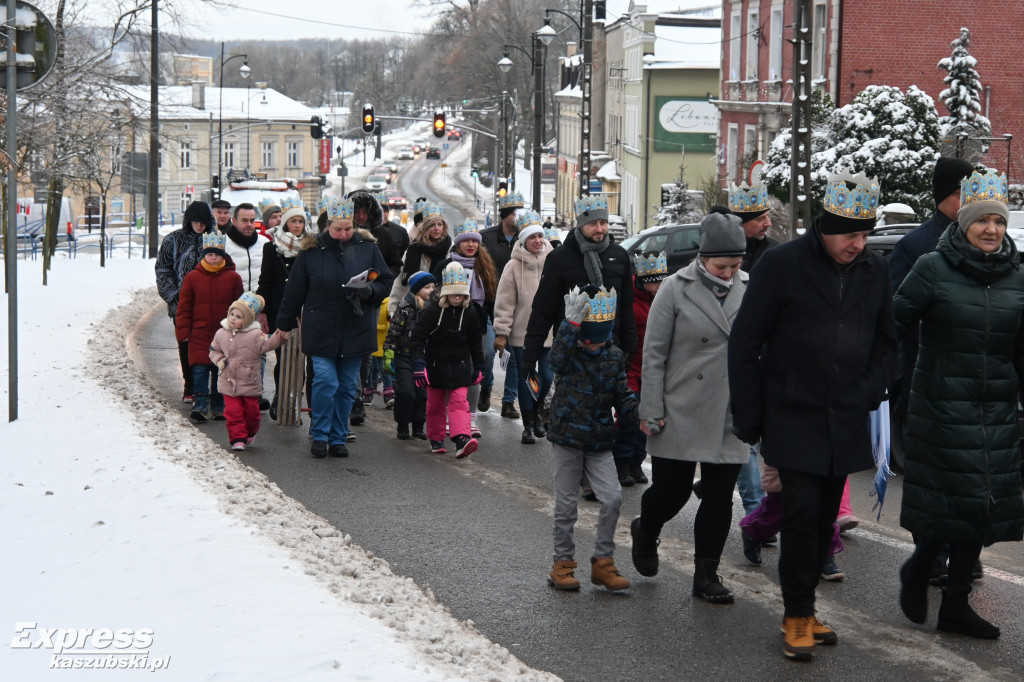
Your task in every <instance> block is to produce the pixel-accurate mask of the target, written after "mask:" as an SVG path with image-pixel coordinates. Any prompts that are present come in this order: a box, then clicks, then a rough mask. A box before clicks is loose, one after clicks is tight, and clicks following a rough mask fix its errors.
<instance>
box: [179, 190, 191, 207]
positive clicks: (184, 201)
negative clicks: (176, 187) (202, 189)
mask: <svg viewBox="0 0 1024 682" xmlns="http://www.w3.org/2000/svg"><path fill="white" fill-rule="evenodd" d="M191 203H192V195H191V194H188V193H187V192H182V193H181V210H182V211H184V210H185V209H187V208H188V205H189V204H191Z"/></svg>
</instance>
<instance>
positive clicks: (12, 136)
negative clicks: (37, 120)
mask: <svg viewBox="0 0 1024 682" xmlns="http://www.w3.org/2000/svg"><path fill="white" fill-rule="evenodd" d="M16 12H17V2H16V0H7V121H6V123H7V154H8V158H9V159H16V158H18V102H17V97H18V93H17V86H18V69H17V62H16V61H15V57H14V52H15V50H14V47H15V45H14V41H15V38H16V36H17V32H16V27H15V25H14V23H15V22H14V17H15V14H16ZM5 244H6V247H7V250H6V253H5V254H4V258H5V260H4V263H5V264H6V265H7V391H8V393H7V421H14V420H16V419H17V418H18V176H17V175H16V169H15V165H14V162H13V161H10V162H9V165H8V168H7V241H6V242H5Z"/></svg>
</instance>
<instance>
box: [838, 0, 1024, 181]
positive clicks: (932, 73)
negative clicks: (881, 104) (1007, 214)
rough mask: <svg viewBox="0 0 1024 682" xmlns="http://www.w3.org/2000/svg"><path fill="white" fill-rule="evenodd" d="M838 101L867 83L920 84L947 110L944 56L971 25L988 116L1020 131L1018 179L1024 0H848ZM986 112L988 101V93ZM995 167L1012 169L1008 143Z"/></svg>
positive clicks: (1023, 119) (1000, 129) (993, 160)
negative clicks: (943, 99)
mask: <svg viewBox="0 0 1024 682" xmlns="http://www.w3.org/2000/svg"><path fill="white" fill-rule="evenodd" d="M842 21H843V26H842V31H843V40H842V58H841V64H840V67H841V68H840V77H839V83H838V86H839V87H838V88H835V87H834V86H832V85H831V84H830V87H829V91H830V92H835V91H836V90H837V89H838V92H839V101H838V102H837V103H836V104H837V105H839V106H842V105H844V104H848V103H849V102H850V100H851V99H852V98H853V97H854V96H855V95H856V94H857V93H858V92H860V91H861V90H863V89H864V87H865V86H867V85H894V86H896V87H899V88H901V89H906V88H907V87H909V86H910V85H916V86H917V87H919V88H921V89H922V90H924V91H925V92H927V93H928V94H929V95H931V97H932V98H933V99H934V100H935V106H936V109H937V110H938V112H939V115H940V116H944V115H946V114H947V113H948V112H947V111H946V108H945V106H944V105H943V104H942V102H941V101H940V100H939V93H940V92H942V90H943V88H944V87H945V86H944V85H943V83H942V79H943V77H945V75H946V72H945V71H943V70H941V69H939V68H938V66H937V65H938V62H939V60H940V59H942V58H943V57H948V56H949V55H950V52H951V50H950V46H949V44H950V42H951V41H953V40H954V39H955V38H957V37H958V36H959V35H960V27H961V26H964V27H967V28H969V29H970V31H971V46H970V52H971V54H972V55H973V56H974V57H975V59H977V60H978V66H977V69H978V74H979V75H980V76H981V85H982V88H985V87H986V86H989V87H991V97H990V98H989V100H988V102H987V105H988V108H989V113H988V117H989V119H990V120H991V121H992V130H993V132H994V133H995V134H996V135H1002V134H1003V133H1010V134H1012V135H1013V143H1012V154H1011V178H1012V180H1013V181H1015V182H1020V181H1021V179H1022V175H1024V173H1022V158H1021V157H1022V152H1024V82H1022V81H1024V2H1022V1H1021V0H986V2H984V3H978V2H977V1H976V0H971V1H969V0H844V2H843V17H842ZM981 106H982V113H985V107H986V99H985V97H984V95H983V97H982V102H981ZM987 162H988V163H989V165H994V166H995V167H996V168H998V169H999V170H1001V171H1005V170H1006V144H1005V143H1003V142H996V143H994V144H993V146H992V151H991V154H990V158H989V159H987Z"/></svg>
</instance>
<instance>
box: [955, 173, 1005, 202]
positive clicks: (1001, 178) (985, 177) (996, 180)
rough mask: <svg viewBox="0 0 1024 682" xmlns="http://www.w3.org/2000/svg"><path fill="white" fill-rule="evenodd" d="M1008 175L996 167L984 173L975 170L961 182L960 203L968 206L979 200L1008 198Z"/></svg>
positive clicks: (1002, 199) (1002, 200)
mask: <svg viewBox="0 0 1024 682" xmlns="http://www.w3.org/2000/svg"><path fill="white" fill-rule="evenodd" d="M1008 196H1009V195H1008V192H1007V183H1006V176H1005V175H1003V174H1002V173H999V172H998V171H996V170H995V169H991V170H987V171H985V172H984V173H981V172H980V171H974V172H973V173H971V175H970V176H969V177H966V178H964V180H963V182H962V183H960V205H961V206H967V205H968V204H974V203H977V202H979V201H1001V202H1003V203H1004V204H1005V203H1007V199H1008Z"/></svg>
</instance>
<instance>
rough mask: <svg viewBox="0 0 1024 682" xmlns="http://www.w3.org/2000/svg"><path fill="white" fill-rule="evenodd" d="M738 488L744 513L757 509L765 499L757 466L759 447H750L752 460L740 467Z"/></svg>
mask: <svg viewBox="0 0 1024 682" xmlns="http://www.w3.org/2000/svg"><path fill="white" fill-rule="evenodd" d="M736 487H737V488H738V489H739V491H740V499H741V500H743V511H745V512H746V513H748V514H749V513H750V512H752V511H754V510H755V509H757V505H759V504H761V498H762V497H764V491H763V490H761V469H760V468H758V466H757V446H756V445H751V446H750V459H748V460H747V463H746V464H744V465H743V466H742V467H740V477H739V478H738V479H736Z"/></svg>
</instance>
